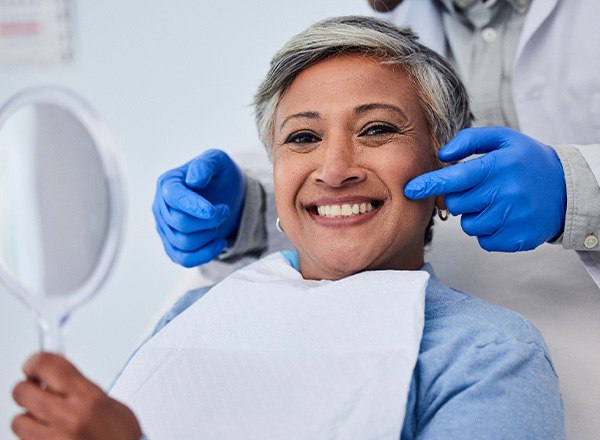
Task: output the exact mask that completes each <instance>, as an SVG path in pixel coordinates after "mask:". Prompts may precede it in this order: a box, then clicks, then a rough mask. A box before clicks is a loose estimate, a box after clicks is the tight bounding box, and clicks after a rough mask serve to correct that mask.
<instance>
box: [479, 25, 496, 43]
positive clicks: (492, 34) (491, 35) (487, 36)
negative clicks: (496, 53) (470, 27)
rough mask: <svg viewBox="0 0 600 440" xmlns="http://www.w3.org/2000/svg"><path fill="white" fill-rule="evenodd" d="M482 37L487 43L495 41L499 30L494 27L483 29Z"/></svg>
mask: <svg viewBox="0 0 600 440" xmlns="http://www.w3.org/2000/svg"><path fill="white" fill-rule="evenodd" d="M481 38H483V41H485V42H486V43H493V42H494V41H496V39H497V38H498V32H497V31H496V29H494V28H493V27H486V28H485V29H484V30H482V31H481Z"/></svg>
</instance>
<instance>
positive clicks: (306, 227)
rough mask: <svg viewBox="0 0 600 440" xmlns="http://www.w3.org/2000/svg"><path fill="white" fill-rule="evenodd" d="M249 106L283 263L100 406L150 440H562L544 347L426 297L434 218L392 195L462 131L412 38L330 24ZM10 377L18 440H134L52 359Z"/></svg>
mask: <svg viewBox="0 0 600 440" xmlns="http://www.w3.org/2000/svg"><path fill="white" fill-rule="evenodd" d="M255 105H256V114H257V125H258V128H259V133H260V136H261V139H262V140H263V142H264V143H265V145H266V146H267V148H268V151H269V153H270V155H271V157H272V159H273V175H274V183H275V195H276V204H277V210H278V213H279V219H278V224H279V226H280V228H282V230H283V231H285V234H286V235H287V236H288V237H289V239H290V240H291V241H292V242H293V244H294V246H295V248H296V252H286V253H283V254H274V255H271V256H269V257H267V258H266V259H264V260H261V261H259V262H258V263H255V264H254V265H251V266H249V267H248V268H246V269H242V270H241V271H239V272H237V273H235V274H233V275H232V276H230V277H228V278H227V279H226V280H224V281H223V282H222V283H219V284H218V285H216V286H214V287H213V288H211V289H201V290H198V291H194V292H191V293H190V294H189V295H188V296H186V297H184V298H183V299H182V301H180V303H179V304H177V305H176V306H175V307H174V309H173V310H172V311H171V312H170V313H169V314H168V315H167V316H166V317H165V318H164V319H163V321H162V322H161V323H160V324H159V327H158V329H157V331H156V332H155V334H154V336H153V337H152V338H151V339H150V340H149V341H147V342H146V343H145V344H144V345H143V346H142V347H141V348H140V350H139V351H138V352H137V353H136V354H134V355H133V357H132V359H131V360H130V362H129V363H128V365H127V366H126V368H125V369H124V372H123V374H122V375H121V377H120V378H119V380H118V381H117V384H116V386H115V389H114V390H113V392H114V393H115V394H116V395H118V396H120V397H121V398H123V399H124V400H125V401H126V403H127V404H128V405H130V406H132V407H133V409H134V410H135V412H136V414H137V416H138V417H139V419H140V420H141V422H142V425H143V427H144V431H145V432H146V434H148V435H149V438H163V437H165V438H196V437H200V438H235V437H236V435H239V436H240V437H242V436H244V437H251V438H253V437H254V438H255V437H259V438H281V433H285V436H286V437H287V438H321V437H322V438H367V437H369V438H398V437H401V438H406V439H411V438H427V439H448V438H469V439H470V438H494V439H496V438H545V439H546V438H564V426H563V414H562V404H561V399H560V393H559V390H558V380H557V377H556V374H555V372H554V369H553V367H552V364H551V361H550V358H549V354H548V350H547V348H546V347H545V345H544V343H543V341H542V339H541V336H540V335H539V334H538V333H537V331H536V330H535V329H533V328H532V326H531V325H530V324H528V323H527V322H526V321H525V320H524V319H523V318H521V317H520V316H518V315H516V314H514V313H511V312H509V311H506V310H503V309H500V308H498V307H494V306H491V305H488V304H486V303H484V302H482V301H480V300H478V299H476V298H474V297H472V296H469V295H467V294H464V293H461V292H457V291H454V290H452V289H450V288H448V287H445V286H444V285H442V284H441V283H440V282H439V281H438V280H436V279H435V276H434V275H433V273H432V270H431V268H430V267H428V266H427V265H425V264H424V246H425V244H426V243H427V242H428V241H429V240H430V238H431V230H430V229H431V224H432V221H431V218H432V212H434V210H435V209H436V208H437V209H443V200H442V199H441V198H437V199H435V200H432V199H426V200H422V201H410V200H408V199H406V198H405V197H404V195H403V188H404V186H405V184H406V183H407V182H408V181H409V180H411V179H412V178H413V177H415V176H417V175H419V174H422V173H424V172H427V171H430V170H433V169H435V168H438V167H439V166H440V165H439V162H438V161H437V158H436V152H437V150H438V149H439V148H440V146H441V145H444V144H445V143H446V142H447V141H448V140H450V139H451V138H452V137H453V136H454V135H455V134H456V132H457V131H458V130H460V129H461V128H464V127H466V126H468V125H469V121H470V116H469V109H468V103H467V98H466V93H465V91H464V88H463V86H462V85H461V83H460V81H459V80H458V78H457V76H456V74H455V73H454V72H453V71H452V69H451V68H450V67H449V66H448V65H447V64H446V63H445V62H444V61H443V60H442V59H441V58H440V57H439V56H437V55H436V54H435V53H433V52H431V51H429V50H428V49H426V48H425V47H423V46H421V45H420V44H418V43H417V42H416V38H415V37H414V35H413V34H411V33H410V31H407V30H405V29H404V30H402V29H397V28H395V27H393V26H391V25H388V24H385V23H384V22H381V21H378V20H375V19H371V18H362V17H343V18H336V19H330V20H326V21H324V22H321V23H317V24H316V25H313V26H311V27H310V28H309V29H307V30H306V31H305V32H303V33H302V34H300V35H298V36H296V37H294V38H293V39H292V40H291V41H290V42H288V43H287V44H286V45H285V46H284V47H283V48H282V49H281V50H280V51H279V52H278V53H277V54H276V55H275V57H274V59H273V62H272V65H271V69H270V71H269V73H268V74H267V77H266V79H265V80H264V82H263V84H262V85H261V87H260V88H259V91H258V93H257V96H256V99H255ZM214 154H216V153H214ZM441 217H443V215H441ZM425 284H426V285H427V287H426V296H425V304H424V309H423V303H422V299H423V291H424V289H425ZM207 292H210V294H208V295H206V296H205V294H206V293H207ZM314 292H318V294H316V295H314V294H313V293H314ZM200 298H202V299H201V300H199V299H200ZM348 305H350V307H347V306H348ZM323 310H325V311H326V313H323ZM423 317H424V318H423ZM423 319H424V322H423ZM257 347H258V349H257ZM219 370H222V371H219ZM248 371H250V372H251V373H250V374H247V373H248ZM25 372H26V374H27V376H28V378H29V380H28V381H25V382H22V383H21V384H19V385H17V387H16V388H15V392H14V395H15V400H16V401H17V403H19V404H20V405H22V406H23V407H24V408H26V409H27V411H28V412H27V413H26V414H24V415H21V416H18V417H17V418H16V419H15V421H14V424H13V429H14V431H15V432H16V433H17V434H18V435H19V436H20V437H21V438H24V439H29V438H54V437H53V435H54V436H55V437H56V438H59V435H58V434H59V433H60V435H63V437H60V438H123V439H137V438H139V436H140V433H141V428H140V426H139V424H138V422H137V421H136V419H135V416H134V415H133V413H132V411H131V410H129V409H128V408H127V407H125V406H123V404H121V403H119V402H117V401H116V400H113V399H111V398H109V397H107V396H105V395H104V394H103V393H101V392H99V390H98V389H97V387H95V386H93V385H92V384H90V383H89V382H88V381H87V380H86V379H85V378H83V376H81V375H80V374H79V373H78V372H77V371H76V370H74V368H73V367H72V366H70V364H68V363H67V362H66V361H65V360H63V359H62V358H59V357H56V356H52V355H37V356H35V357H33V358H32V359H31V360H30V361H29V362H28V363H27V364H26V366H25ZM261 372H264V374H261ZM273 372H275V373H273ZM267 373H268V374H267ZM207 376H210V377H208V378H207ZM315 376H317V377H315ZM215 378H216V379H215ZM213 379H214V380H213ZM320 379H323V380H321V381H319V380H320ZM39 382H42V383H44V384H46V388H40V387H39V386H37V383H39ZM199 384H200V385H199ZM232 384H234V385H232ZM277 405H280V407H281V408H278V407H277ZM207 414H208V416H207ZM323 414H325V415H323ZM294 416H295V417H296V419H299V421H300V423H297V422H295V421H294V420H293V417H294ZM198 420H201V422H199V421H198ZM257 421H259V422H260V423H257ZM207 424H211V425H212V426H210V427H209V428H207V429H204V428H203V427H205V426H206V425H207ZM286 428H287V431H286ZM109 430H110V436H109V435H107V433H108V432H109ZM206 433H208V434H206ZM242 433H244V434H245V435H244V434H242Z"/></svg>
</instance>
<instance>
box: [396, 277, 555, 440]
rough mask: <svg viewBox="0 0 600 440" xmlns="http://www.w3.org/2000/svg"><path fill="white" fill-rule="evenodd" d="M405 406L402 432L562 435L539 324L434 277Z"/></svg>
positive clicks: (552, 376) (470, 435) (407, 434)
mask: <svg viewBox="0 0 600 440" xmlns="http://www.w3.org/2000/svg"><path fill="white" fill-rule="evenodd" d="M408 406H409V408H410V409H411V415H410V417H408V418H407V420H406V424H405V430H404V433H403V438H414V437H417V435H416V433H419V432H420V433H427V437H428V438H553V439H554V438H561V439H562V438H564V420H563V418H564V416H563V410H562V402H561V397H560V391H559V388H558V378H557V375H556V372H555V370H554V367H553V365H552V361H551V359H550V355H549V352H548V349H547V347H546V344H545V343H544V340H543V338H542V336H541V335H540V333H539V332H538V331H537V329H536V328H535V327H534V326H533V325H532V324H531V323H529V322H528V321H527V320H526V319H525V318H523V317H522V316H521V315H519V314H517V313H515V312H512V311H510V310H507V309H504V308H502V307H499V306H495V305H492V304H489V303H487V302H485V301H483V300H481V299H479V298H477V297H475V296H473V295H471V294H468V293H465V292H461V291H458V290H454V289H451V288H449V287H447V286H445V285H443V284H442V283H441V282H439V280H437V279H436V278H435V276H433V275H432V277H431V279H430V282H429V284H428V288H427V294H426V299H425V327H424V330H423V338H422V340H421V347H420V352H419V357H418V360H417V365H416V369H415V374H414V376H413V383H412V385H411V393H410V396H409V402H408ZM523 414H528V417H522V415H523Z"/></svg>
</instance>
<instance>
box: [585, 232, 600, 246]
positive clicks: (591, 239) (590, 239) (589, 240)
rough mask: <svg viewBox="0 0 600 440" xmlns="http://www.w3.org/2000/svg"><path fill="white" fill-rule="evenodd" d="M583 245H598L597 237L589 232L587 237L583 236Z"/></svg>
mask: <svg viewBox="0 0 600 440" xmlns="http://www.w3.org/2000/svg"><path fill="white" fill-rule="evenodd" d="M583 245H584V246H585V248H586V249H594V248H595V247H596V246H598V237H596V236H595V235H594V234H589V235H588V236H587V237H585V240H584V241H583Z"/></svg>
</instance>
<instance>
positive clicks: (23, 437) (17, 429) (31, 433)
mask: <svg viewBox="0 0 600 440" xmlns="http://www.w3.org/2000/svg"><path fill="white" fill-rule="evenodd" d="M11 429H12V431H13V432H14V433H15V434H16V436H17V437H18V438H19V439H20V440H47V439H58V437H57V436H56V435H54V433H53V430H52V428H51V427H50V426H48V425H47V424H45V423H43V422H41V421H40V420H38V419H36V418H35V417H34V416H33V415H31V414H29V413H27V414H20V415H18V416H16V417H15V418H14V419H13V421H12V424H11Z"/></svg>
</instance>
